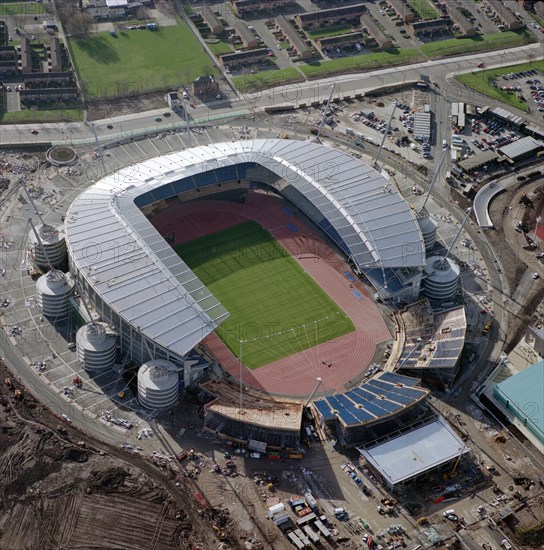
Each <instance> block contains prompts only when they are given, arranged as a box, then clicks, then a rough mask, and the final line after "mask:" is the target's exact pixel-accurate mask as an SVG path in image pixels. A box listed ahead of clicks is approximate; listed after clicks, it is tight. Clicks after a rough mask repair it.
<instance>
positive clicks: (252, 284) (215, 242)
mask: <svg viewBox="0 0 544 550" xmlns="http://www.w3.org/2000/svg"><path fill="white" fill-rule="evenodd" d="M175 250H176V252H177V253H178V254H179V256H180V257H181V258H183V260H184V261H185V262H186V263H187V265H188V266H189V267H190V268H191V269H192V270H193V271H194V272H195V273H196V275H197V276H198V277H199V278H200V280H201V281H202V282H203V283H204V284H205V285H206V286H207V287H208V288H209V289H210V291H211V292H212V293H213V294H214V296H216V298H217V299H218V300H219V301H220V302H221V303H222V304H223V305H224V306H225V307H226V308H227V310H228V311H229V312H230V317H229V318H228V319H227V320H226V321H225V322H224V323H223V324H222V325H221V326H220V327H219V329H218V330H217V334H218V335H219V337H220V338H221V339H222V340H223V341H224V342H225V344H226V345H227V346H228V348H229V349H230V350H231V351H232V353H234V354H235V355H236V356H238V355H239V353H240V340H242V341H243V343H242V352H243V359H242V360H243V363H244V365H246V366H247V367H249V368H251V369H256V368H258V367H260V366H262V365H266V364H267V363H271V362H272V361H275V360H278V359H281V358H283V357H287V356H289V355H292V354H294V353H297V352H299V351H303V350H305V349H308V348H310V347H313V346H315V345H317V344H321V343H323V342H326V341H328V340H331V339H332V338H336V337H338V336H341V335H343V334H347V333H348V332H351V331H353V330H354V326H353V323H352V322H351V320H350V319H349V318H348V317H347V316H346V315H345V314H344V313H343V311H341V310H340V308H339V307H338V306H337V305H336V304H335V303H334V302H333V301H332V300H331V298H330V297H329V296H328V295H327V294H325V292H323V290H322V289H321V288H320V287H319V286H318V285H317V283H316V282H315V281H314V280H313V279H312V278H311V277H310V276H309V275H308V274H307V273H305V272H304V270H303V269H302V268H301V267H300V266H299V265H298V264H297V262H296V261H295V260H294V259H293V258H292V257H291V256H290V255H289V254H288V253H287V252H286V251H285V250H284V248H283V247H281V246H280V245H279V244H278V242H277V241H276V240H275V239H274V238H273V237H272V236H271V235H270V234H269V233H268V232H267V231H266V230H265V229H263V228H262V227H261V226H259V225H258V224H257V223H255V222H252V221H250V222H245V223H242V224H240V225H236V226H234V227H231V228H229V229H226V230H224V231H219V232H217V233H214V234H212V235H207V236H205V237H201V238H199V239H195V240H193V241H191V242H189V243H186V244H182V245H179V246H176V247H175Z"/></svg>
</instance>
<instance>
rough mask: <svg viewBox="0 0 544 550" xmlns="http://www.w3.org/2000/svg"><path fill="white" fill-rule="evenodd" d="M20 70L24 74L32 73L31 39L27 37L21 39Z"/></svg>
mask: <svg viewBox="0 0 544 550" xmlns="http://www.w3.org/2000/svg"><path fill="white" fill-rule="evenodd" d="M19 48H20V58H21V59H20V64H19V67H20V70H21V72H22V73H30V72H32V46H31V44H30V39H29V38H28V37H26V36H23V38H21V45H20V47H19Z"/></svg>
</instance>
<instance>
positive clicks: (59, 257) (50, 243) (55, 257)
mask: <svg viewBox="0 0 544 550" xmlns="http://www.w3.org/2000/svg"><path fill="white" fill-rule="evenodd" d="M36 231H37V232H38V235H39V236H40V240H41V242H42V244H41V245H40V243H39V241H38V238H37V237H36V234H35V233H34V231H31V232H30V246H31V254H32V258H33V260H34V262H35V263H36V265H37V266H38V267H39V268H41V269H47V268H48V267H49V263H51V266H52V267H61V266H62V265H63V264H64V262H65V261H66V253H67V252H66V239H65V235H64V227H63V226H60V227H53V226H52V225H48V224H43V225H40V226H38V228H37V229H36ZM42 245H43V247H42ZM44 249H45V251H44ZM48 259H49V261H48Z"/></svg>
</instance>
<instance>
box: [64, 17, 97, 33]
mask: <svg viewBox="0 0 544 550" xmlns="http://www.w3.org/2000/svg"><path fill="white" fill-rule="evenodd" d="M93 24H94V20H93V18H92V17H91V16H90V15H89V14H87V13H74V14H73V15H72V16H71V17H70V18H69V19H68V21H66V28H67V30H68V34H70V35H72V36H87V35H88V34H89V33H90V31H91V29H92V27H93Z"/></svg>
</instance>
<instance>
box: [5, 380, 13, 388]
mask: <svg viewBox="0 0 544 550" xmlns="http://www.w3.org/2000/svg"><path fill="white" fill-rule="evenodd" d="M4 384H5V385H6V386H7V387H8V388H9V389H12V388H13V384H12V382H11V378H6V379H5V380H4Z"/></svg>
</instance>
